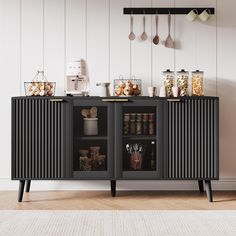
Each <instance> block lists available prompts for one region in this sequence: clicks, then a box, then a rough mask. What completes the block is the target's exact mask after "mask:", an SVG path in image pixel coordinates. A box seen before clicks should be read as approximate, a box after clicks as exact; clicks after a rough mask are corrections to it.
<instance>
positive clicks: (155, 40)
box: [152, 14, 160, 45]
mask: <svg viewBox="0 0 236 236" xmlns="http://www.w3.org/2000/svg"><path fill="white" fill-rule="evenodd" d="M155 18H156V35H155V37H154V38H153V40H152V41H153V43H154V44H155V45H157V44H158V43H159V41H160V38H159V36H158V15H157V14H156V17H155Z"/></svg>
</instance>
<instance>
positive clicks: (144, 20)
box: [140, 16, 148, 41]
mask: <svg viewBox="0 0 236 236" xmlns="http://www.w3.org/2000/svg"><path fill="white" fill-rule="evenodd" d="M140 38H141V40H143V41H145V40H147V39H148V35H147V33H146V17H145V16H143V33H142V35H141V37H140Z"/></svg>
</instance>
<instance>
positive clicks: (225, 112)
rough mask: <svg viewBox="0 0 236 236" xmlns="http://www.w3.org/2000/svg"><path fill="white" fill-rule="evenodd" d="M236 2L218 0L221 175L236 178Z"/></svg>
mask: <svg viewBox="0 0 236 236" xmlns="http://www.w3.org/2000/svg"><path fill="white" fill-rule="evenodd" d="M235 7H236V1H234V0H226V1H218V16H217V18H218V29H217V53H218V57H217V58H218V63H217V71H218V80H217V88H218V95H219V96H220V169H221V176H223V177H234V178H236V145H235V141H236V125H235V121H236V93H235V91H236V75H235V74H236V72H235V65H236V63H235V55H236V47H235V38H236V20H235V19H236V17H235Z"/></svg>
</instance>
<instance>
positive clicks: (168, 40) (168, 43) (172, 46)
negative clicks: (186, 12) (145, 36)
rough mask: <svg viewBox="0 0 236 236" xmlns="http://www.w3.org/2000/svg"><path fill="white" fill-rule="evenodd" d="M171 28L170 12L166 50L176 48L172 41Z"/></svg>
mask: <svg viewBox="0 0 236 236" xmlns="http://www.w3.org/2000/svg"><path fill="white" fill-rule="evenodd" d="M170 27H171V15H170V12H169V14H168V36H167V38H166V41H165V47H166V48H174V47H175V43H174V40H173V39H172V37H171V35H170Z"/></svg>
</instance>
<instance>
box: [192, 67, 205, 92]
mask: <svg viewBox="0 0 236 236" xmlns="http://www.w3.org/2000/svg"><path fill="white" fill-rule="evenodd" d="M192 96H204V72H203V71H199V70H196V71H193V72H192Z"/></svg>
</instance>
